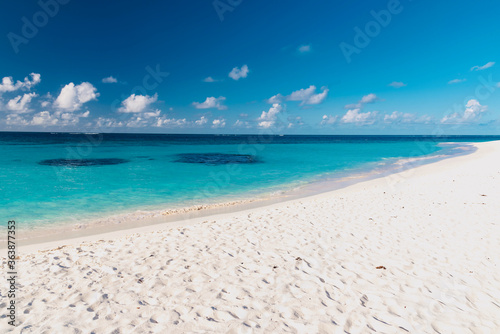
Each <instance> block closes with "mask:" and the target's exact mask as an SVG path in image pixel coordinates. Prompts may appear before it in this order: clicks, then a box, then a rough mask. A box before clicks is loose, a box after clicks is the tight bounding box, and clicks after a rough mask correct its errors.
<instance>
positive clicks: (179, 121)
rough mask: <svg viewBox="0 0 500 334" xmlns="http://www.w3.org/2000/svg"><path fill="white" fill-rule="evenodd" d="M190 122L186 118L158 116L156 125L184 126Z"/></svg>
mask: <svg viewBox="0 0 500 334" xmlns="http://www.w3.org/2000/svg"><path fill="white" fill-rule="evenodd" d="M188 123H189V122H188V121H187V120H186V119H185V118H165V117H162V118H158V119H157V120H156V124H155V125H154V126H157V127H170V128H172V127H184V126H186V125H187V124H188Z"/></svg>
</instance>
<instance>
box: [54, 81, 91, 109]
mask: <svg viewBox="0 0 500 334" xmlns="http://www.w3.org/2000/svg"><path fill="white" fill-rule="evenodd" d="M98 96H99V93H97V89H96V88H95V87H94V86H92V84H91V83H89V82H82V83H81V84H79V85H76V86H75V84H74V83H72V82H71V83H69V84H67V85H66V86H64V87H63V89H62V90H61V93H60V94H59V96H58V97H57V99H56V101H55V103H54V105H55V106H56V108H58V109H61V110H67V111H75V110H79V109H80V108H81V107H82V105H83V104H84V103H87V102H89V101H92V100H97V97H98Z"/></svg>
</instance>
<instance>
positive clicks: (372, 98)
mask: <svg viewBox="0 0 500 334" xmlns="http://www.w3.org/2000/svg"><path fill="white" fill-rule="evenodd" d="M376 100H377V95H375V94H368V95H365V96H363V97H362V98H361V101H359V102H360V103H361V104H366V103H373V102H375V101H376Z"/></svg>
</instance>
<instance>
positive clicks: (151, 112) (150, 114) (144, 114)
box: [142, 109, 161, 119]
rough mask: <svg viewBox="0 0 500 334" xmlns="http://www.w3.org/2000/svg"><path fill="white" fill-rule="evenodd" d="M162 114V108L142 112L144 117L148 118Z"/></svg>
mask: <svg viewBox="0 0 500 334" xmlns="http://www.w3.org/2000/svg"><path fill="white" fill-rule="evenodd" d="M160 114H161V110H160V109H156V110H155V111H147V112H144V113H143V114H142V117H144V118H146V119H149V118H153V117H159V116H160Z"/></svg>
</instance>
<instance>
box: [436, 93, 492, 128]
mask: <svg viewBox="0 0 500 334" xmlns="http://www.w3.org/2000/svg"><path fill="white" fill-rule="evenodd" d="M487 110H488V106H482V105H481V104H480V103H479V101H478V100H475V99H470V100H469V101H468V102H467V104H466V105H465V111H464V113H463V114H461V113H458V112H455V113H453V114H450V115H446V116H445V117H443V119H441V123H451V124H457V123H467V122H474V121H476V120H479V119H480V118H481V116H482V114H483V113H484V112H486V111H487Z"/></svg>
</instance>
